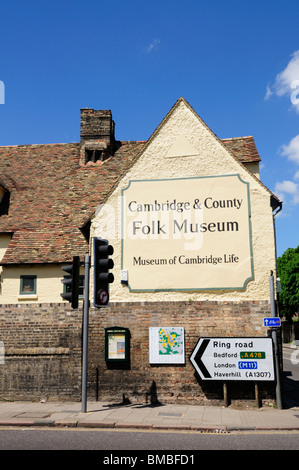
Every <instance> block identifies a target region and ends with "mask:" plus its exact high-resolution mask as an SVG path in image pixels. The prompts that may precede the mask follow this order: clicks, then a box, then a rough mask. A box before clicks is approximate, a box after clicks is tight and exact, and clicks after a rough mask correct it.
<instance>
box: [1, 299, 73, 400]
mask: <svg viewBox="0 0 299 470" xmlns="http://www.w3.org/2000/svg"><path fill="white" fill-rule="evenodd" d="M81 325H82V313H81V310H74V311H72V310H71V309H70V308H69V307H66V306H65V305H64V304H28V305H2V306H1V307H0V340H1V341H2V342H3V344H4V350H5V361H4V364H1V365H0V369H1V375H0V399H2V400H41V399H58V398H59V399H60V398H62V399H69V400H75V401H76V400H80V399H81V398H80V397H81V382H80V374H81Z"/></svg>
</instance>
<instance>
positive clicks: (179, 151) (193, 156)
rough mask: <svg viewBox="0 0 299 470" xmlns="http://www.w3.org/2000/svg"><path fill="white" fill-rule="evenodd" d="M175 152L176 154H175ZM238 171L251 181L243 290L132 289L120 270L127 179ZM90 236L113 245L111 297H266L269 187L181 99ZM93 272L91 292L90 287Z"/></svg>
mask: <svg viewBox="0 0 299 470" xmlns="http://www.w3.org/2000/svg"><path fill="white" fill-rule="evenodd" d="M176 155H177V156H176ZM232 174H239V175H240V178H241V179H242V180H244V181H246V182H249V185H250V186H249V187H250V206H251V226H252V250H253V266H254V280H252V281H250V282H249V283H248V284H247V286H246V288H245V289H243V290H223V291H219V290H218V291H192V292H189V291H175V292H173V291H171V292H167V291H166V292H165V291H163V292H161V291H160V292H130V291H129V289H128V287H127V286H124V285H122V284H121V282H120V275H121V227H120V221H121V191H122V190H123V189H124V188H126V187H127V186H128V185H129V182H130V180H151V179H171V178H190V177H204V176H206V177H207V176H215V175H232ZM91 237H102V238H106V239H108V240H109V243H110V244H112V245H113V246H114V255H113V260H114V264H115V266H114V269H113V273H114V277H115V281H114V283H113V284H111V285H110V299H111V301H119V302H124V301H130V302H135V301H136V302H140V301H171V300H268V299H269V275H270V271H271V270H273V271H274V272H275V240H274V229H273V219H272V209H271V206H270V192H269V191H268V190H267V189H266V188H265V187H263V186H262V185H261V183H260V182H259V181H258V180H257V179H256V178H254V177H253V176H252V175H251V174H250V172H249V171H248V170H247V169H245V168H244V167H243V165H242V164H240V163H239V162H238V161H237V160H236V159H235V158H234V157H233V156H232V155H231V154H230V153H229V152H228V151H227V150H226V148H225V147H224V146H223V145H222V144H221V142H220V141H219V140H218V139H217V138H216V137H215V135H214V134H213V133H212V132H211V131H210V130H209V128H208V127H207V126H206V125H205V124H204V123H203V122H202V121H201V119H200V118H199V117H198V116H197V115H196V114H195V113H194V111H193V110H192V108H191V107H190V106H189V105H188V104H187V103H186V102H185V101H184V100H183V99H180V100H178V102H177V103H176V104H175V106H174V107H173V108H172V110H171V111H170V112H169V113H168V115H167V116H166V118H165V119H164V120H163V121H162V123H161V124H160V126H159V127H158V128H157V129H156V131H155V132H154V134H153V135H152V137H151V138H150V139H149V142H148V144H147V146H146V148H145V149H144V151H143V153H142V154H141V155H140V157H139V158H138V159H137V161H136V162H135V164H134V165H133V166H132V167H131V168H130V170H129V171H128V172H127V173H126V174H125V175H124V177H123V178H122V179H121V181H120V182H119V184H118V186H117V187H116V188H115V190H114V192H113V193H112V194H111V196H110V197H109V198H108V200H107V203H106V205H104V206H101V207H99V208H98V210H97V211H96V215H95V217H94V219H93V221H92V230H91ZM92 284H93V276H92V275H91V297H92V292H93V286H92Z"/></svg>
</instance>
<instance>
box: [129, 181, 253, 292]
mask: <svg viewBox="0 0 299 470" xmlns="http://www.w3.org/2000/svg"><path fill="white" fill-rule="evenodd" d="M122 269H126V270H127V271H128V285H129V288H130V289H131V291H156V290H207V289H244V288H245V287H246V284H247V282H248V281H249V280H251V279H253V260H252V245H251V224H250V201H249V183H247V182H245V181H243V180H242V179H241V178H240V176H239V175H238V174H236V175H223V176H211V177H199V178H176V179H163V180H132V181H130V182H129V185H128V186H127V187H126V188H125V189H124V190H123V191H122Z"/></svg>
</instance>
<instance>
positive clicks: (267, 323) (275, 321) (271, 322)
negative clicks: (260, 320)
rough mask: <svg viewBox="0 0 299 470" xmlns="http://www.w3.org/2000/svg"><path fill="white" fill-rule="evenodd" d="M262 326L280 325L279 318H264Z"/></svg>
mask: <svg viewBox="0 0 299 470" xmlns="http://www.w3.org/2000/svg"><path fill="white" fill-rule="evenodd" d="M264 326H268V327H271V326H281V320H280V318H279V317H270V318H264Z"/></svg>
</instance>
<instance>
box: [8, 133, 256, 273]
mask: <svg viewBox="0 0 299 470" xmlns="http://www.w3.org/2000/svg"><path fill="white" fill-rule="evenodd" d="M222 142H223V144H224V145H225V146H226V147H227V148H228V150H230V151H231V152H232V153H233V154H234V155H235V156H237V157H238V158H239V160H240V161H241V162H251V161H259V160H260V157H259V155H258V152H257V150H256V147H255V144H254V140H253V138H252V137H242V138H239V139H224V140H222ZM118 144H119V148H118V150H117V151H116V152H115V154H114V155H113V157H111V158H109V159H107V160H105V162H104V163H102V162H98V163H97V164H94V165H91V166H90V165H89V166H87V165H83V166H82V165H80V148H81V146H80V143H70V144H49V145H24V146H8V147H0V186H2V187H4V188H5V189H7V190H8V191H9V192H10V207H9V212H8V214H7V215H2V216H1V217H0V233H1V232H2V233H12V234H13V236H12V239H11V242H10V244H9V246H8V248H7V250H6V253H5V255H4V257H3V259H2V262H1V263H0V264H23V263H24V264H27V263H32V264H35V263H61V262H66V261H70V260H71V259H72V257H73V255H79V256H81V258H83V256H84V255H85V254H86V253H88V242H87V240H86V238H85V237H84V235H83V233H82V231H81V230H80V229H82V227H83V226H84V224H85V223H86V222H87V221H88V220H89V219H90V218H91V217H92V215H93V214H94V211H95V209H96V207H97V206H98V205H99V204H100V203H102V202H104V201H105V200H106V199H107V197H108V195H109V194H110V193H111V191H112V190H113V188H114V186H115V185H116V183H117V182H118V180H119V179H120V177H121V176H122V175H123V174H124V173H125V172H126V171H127V170H128V168H129V167H130V166H131V165H132V163H133V162H134V160H135V158H136V157H137V156H138V155H139V153H140V152H141V150H142V149H143V147H144V145H145V142H119V143H118Z"/></svg>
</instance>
